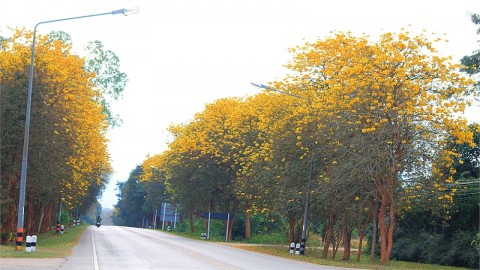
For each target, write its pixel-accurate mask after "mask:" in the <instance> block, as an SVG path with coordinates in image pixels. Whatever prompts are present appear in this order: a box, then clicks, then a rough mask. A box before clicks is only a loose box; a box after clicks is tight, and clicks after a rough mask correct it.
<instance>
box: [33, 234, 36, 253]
mask: <svg viewBox="0 0 480 270" xmlns="http://www.w3.org/2000/svg"><path fill="white" fill-rule="evenodd" d="M36 249H37V236H36V235H35V234H34V235H32V252H35V250H36Z"/></svg>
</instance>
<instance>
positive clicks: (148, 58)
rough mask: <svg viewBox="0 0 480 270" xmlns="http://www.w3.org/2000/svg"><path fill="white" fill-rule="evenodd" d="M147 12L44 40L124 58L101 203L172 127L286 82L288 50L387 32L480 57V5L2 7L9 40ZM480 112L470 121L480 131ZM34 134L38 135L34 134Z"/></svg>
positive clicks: (125, 0) (118, 0)
mask: <svg viewBox="0 0 480 270" xmlns="http://www.w3.org/2000/svg"><path fill="white" fill-rule="evenodd" d="M131 7H138V8H139V10H140V12H139V13H137V14H134V15H131V16H123V15H114V16H113V15H106V16H99V17H93V18H84V19H78V20H71V21H63V22H56V23H49V24H42V25H40V26H39V27H38V29H37V32H38V33H39V34H48V33H49V32H50V31H64V32H67V33H69V34H70V35H71V37H72V42H73V46H74V50H75V51H77V52H78V53H79V54H82V52H83V48H85V46H86V44H87V42H89V41H94V40H100V41H101V42H102V43H103V44H104V46H105V49H108V50H112V51H113V52H114V53H115V54H116V55H117V56H118V57H119V58H120V69H121V71H122V72H125V73H126V74H127V76H128V78H129V82H128V84H127V86H126V88H125V90H124V93H123V98H122V99H121V100H119V101H118V102H116V103H114V104H112V109H113V112H114V113H115V114H118V115H119V117H120V118H121V119H122V121H123V124H122V125H121V126H120V127H116V128H114V129H112V130H110V131H109V133H108V135H107V136H108V139H109V146H108V148H109V153H110V156H111V162H112V167H113V169H114V173H113V175H112V176H111V179H110V182H109V184H108V185H107V188H106V190H105V192H104V194H103V196H102V198H101V199H100V202H101V203H102V205H103V207H106V208H111V207H113V205H114V204H116V202H117V198H116V195H115V194H116V192H117V191H116V183H117V182H118V181H120V182H122V181H126V180H127V179H128V176H129V173H130V172H131V171H132V170H133V169H134V168H135V167H136V166H137V165H139V164H141V163H142V162H143V161H144V160H145V158H146V157H147V156H149V155H150V156H151V155H155V154H159V153H161V152H162V151H164V150H166V149H167V144H168V141H169V134H168V131H167V128H168V126H169V125H171V124H180V123H187V122H188V121H190V120H191V119H193V117H194V115H195V113H198V112H201V111H203V109H204V106H205V104H207V103H211V102H213V101H215V100H216V99H220V98H225V97H234V96H238V97H243V96H246V95H254V94H257V93H258V92H259V91H260V90H258V89H256V88H254V87H252V86H251V85H250V83H251V82H255V83H263V84H266V83H268V82H271V81H274V80H279V79H282V78H283V77H284V75H285V74H286V72H287V71H286V70H285V69H284V67H283V66H284V65H285V64H287V63H288V61H289V60H290V59H291V55H290V54H289V53H288V51H287V50H288V48H291V47H294V46H297V45H302V44H304V43H305V42H306V41H315V40H317V39H323V38H325V37H326V36H329V35H331V32H332V31H351V32H352V33H353V34H354V35H361V34H363V33H365V34H368V35H369V36H371V38H372V40H375V37H377V36H378V35H380V34H382V33H385V32H399V31H400V29H401V28H406V29H408V30H409V31H411V32H414V33H420V31H421V30H427V31H428V32H429V33H430V32H436V33H438V34H441V35H443V34H445V37H446V38H448V39H449V43H448V44H447V45H444V46H441V47H437V48H438V50H439V53H440V54H442V55H445V56H452V57H453V60H454V61H459V60H460V58H461V57H463V56H465V55H469V54H471V53H472V52H473V51H474V50H477V49H479V43H477V40H479V39H480V36H478V35H476V34H475V33H476V29H477V26H475V25H474V24H473V23H472V22H471V20H470V17H469V14H470V13H480V1H479V0H456V1H450V0H421V1H420V0H403V1H388V0H362V1H358V0H335V1H334V0H331V1H320V0H242V1H240V0H236V1H233V0H175V1H173V0H170V1H160V0H136V1H135V0H82V1H80V0H75V1H72V0H14V1H12V0H0V35H1V36H8V35H9V33H10V30H9V28H12V27H13V28H16V27H26V28H27V29H32V30H33V27H34V26H35V24H36V23H38V22H41V21H49V20H55V19H61V18H69V17H76V16H83V15H91V14H99V13H105V12H110V11H113V10H118V9H122V8H131ZM479 109H480V107H479V106H478V104H477V105H476V107H473V108H470V109H469V110H468V112H467V114H466V116H467V118H468V119H470V121H476V122H480V113H479V112H480V111H479ZM31 132H34V131H31Z"/></svg>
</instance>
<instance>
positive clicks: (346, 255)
mask: <svg viewBox="0 0 480 270" xmlns="http://www.w3.org/2000/svg"><path fill="white" fill-rule="evenodd" d="M342 236H343V258H342V260H343V261H350V241H351V240H352V230H349V229H348V228H347V225H343V226H342Z"/></svg>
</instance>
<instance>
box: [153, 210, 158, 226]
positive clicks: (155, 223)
mask: <svg viewBox="0 0 480 270" xmlns="http://www.w3.org/2000/svg"><path fill="white" fill-rule="evenodd" d="M153 228H154V229H156V228H157V208H156V207H155V217H154V220H153Z"/></svg>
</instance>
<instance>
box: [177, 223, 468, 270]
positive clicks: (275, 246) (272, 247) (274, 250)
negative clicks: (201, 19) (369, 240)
mask: <svg viewBox="0 0 480 270" xmlns="http://www.w3.org/2000/svg"><path fill="white" fill-rule="evenodd" d="M200 231H201V230H200ZM172 233H174V234H177V235H180V236H183V237H187V238H192V239H200V232H199V230H197V231H196V232H194V233H191V232H189V231H186V232H178V231H173V232H172ZM314 239H315V238H314ZM281 240H282V237H281V236H278V235H268V236H255V237H252V239H251V240H250V241H230V242H229V245H231V246H233V247H235V248H241V249H245V250H249V251H254V252H260V253H265V254H269V255H273V256H278V257H284V258H289V259H293V260H299V261H304V262H309V263H314V264H321V265H327V266H338V267H347V268H357V269H379V270H384V269H385V270H390V269H391V270H394V269H395V270H396V269H432V270H459V269H467V268H459V267H449V266H442V265H435V264H423V263H415V262H404V261H394V260H392V261H390V264H389V265H388V266H384V265H380V264H379V263H378V262H373V263H372V262H370V260H369V256H366V255H363V254H362V256H361V259H360V262H357V261H356V253H353V252H352V254H351V255H350V258H351V259H350V261H342V257H343V252H342V251H341V250H339V251H338V252H337V254H336V259H335V260H333V259H331V256H332V252H331V251H330V252H329V255H328V256H329V258H327V259H323V258H322V252H323V247H320V246H321V245H320V241H317V242H315V241H310V242H309V244H310V247H311V248H307V254H306V255H293V254H290V253H289V252H288V249H289V248H288V245H287V244H282V243H280V242H282V241H281ZM209 241H210V242H218V243H225V242H224V241H225V238H224V236H221V235H217V234H215V233H213V234H211V235H210V240H209ZM356 245H358V243H357V244H355V246H352V247H356Z"/></svg>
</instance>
